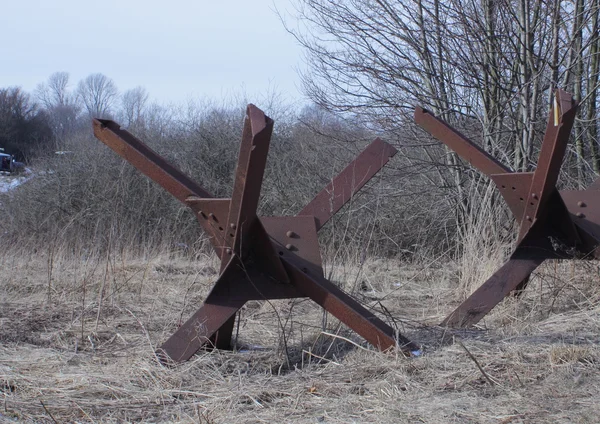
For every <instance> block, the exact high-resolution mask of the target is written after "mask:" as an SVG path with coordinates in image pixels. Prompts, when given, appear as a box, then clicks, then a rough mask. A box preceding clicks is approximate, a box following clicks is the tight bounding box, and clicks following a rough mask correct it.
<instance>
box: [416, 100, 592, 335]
mask: <svg viewBox="0 0 600 424" xmlns="http://www.w3.org/2000/svg"><path fill="white" fill-rule="evenodd" d="M577 107H578V105H577V102H576V101H574V100H573V98H572V96H571V95H570V94H569V93H567V92H565V91H563V90H556V92H555V102H554V106H553V108H552V110H550V113H549V117H548V124H547V126H546V133H545V136H544V140H543V142H542V148H541V151H540V155H539V159H538V165H537V168H536V169H535V171H534V172H523V173H517V172H511V171H510V170H509V169H508V168H507V167H506V166H504V165H503V164H501V163H500V162H499V161H497V160H496V159H494V158H493V157H491V156H490V155H489V154H488V153H487V152H485V151H484V150H483V149H481V148H480V147H479V146H477V145H476V144H475V143H473V142H472V141H470V140H468V139H466V138H465V137H464V136H463V135H462V134H460V133H459V132H458V131H456V130H454V129H453V128H451V127H450V126H449V125H448V124H446V123H445V122H443V121H442V120H440V119H438V118H436V117H434V116H433V115H431V114H430V113H429V112H427V111H425V110H423V109H421V108H417V109H416V110H415V121H416V123H417V124H419V125H420V126H421V127H422V128H424V129H425V130H427V131H429V132H430V133H431V134H432V135H433V136H434V137H436V138H437V139H438V140H440V141H441V142H443V143H444V144H446V145H447V146H448V147H450V148H451V149H452V150H454V151H455V152H457V153H458V154H459V156H461V157H462V158H463V159H464V160H466V161H468V162H469V163H470V164H471V165H473V166H474V167H475V168H477V169H478V170H480V171H481V172H483V173H484V174H486V175H488V176H489V177H490V178H491V179H492V180H493V181H494V182H495V184H496V186H497V187H498V190H499V191H500V193H501V195H502V196H503V198H504V200H505V201H506V203H507V205H508V206H509V208H510V210H511V212H512V213H513V215H514V217H515V219H516V220H517V222H519V223H520V230H519V237H518V240H517V244H516V246H515V250H514V252H513V254H512V255H511V257H510V258H509V259H508V261H507V262H506V263H505V264H504V265H503V266H502V267H501V268H500V269H499V270H498V271H496V272H495V273H494V274H493V275H492V276H491V277H490V278H489V279H488V280H487V281H486V282H485V283H484V284H483V285H482V286H481V287H479V288H478V289H477V290H475V292H473V293H472V294H471V295H470V296H469V298H468V299H467V300H465V301H464V302H463V303H462V304H461V305H460V306H459V307H458V308H456V310H454V311H453V312H452V313H451V314H450V315H449V316H448V317H447V318H446V319H445V320H444V321H443V322H442V325H445V326H451V327H464V326H468V325H472V324H475V323H477V322H478V321H479V320H481V319H482V318H483V317H484V316H485V315H486V314H487V313H488V312H490V311H491V310H492V309H493V308H494V306H496V305H497V304H498V303H499V302H500V301H502V299H504V297H506V296H507V295H509V294H510V293H511V292H514V291H517V290H521V289H523V288H524V286H525V285H526V283H527V281H528V280H529V276H530V275H531V273H532V272H533V271H534V270H535V269H536V268H537V267H538V266H539V265H540V264H541V263H542V262H543V261H544V260H546V259H577V258H599V257H600V197H599V196H597V190H598V189H599V188H600V182H599V181H600V180H597V181H595V182H594V183H593V184H592V185H591V186H590V187H589V188H588V189H586V190H569V191H559V190H557V189H556V183H557V181H558V176H559V173H560V167H561V165H562V162H563V158H564V155H565V151H566V148H567V143H568V141H569V135H570V133H571V129H572V127H573V123H574V121H575V114H576V112H577Z"/></svg>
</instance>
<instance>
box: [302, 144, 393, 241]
mask: <svg viewBox="0 0 600 424" xmlns="http://www.w3.org/2000/svg"><path fill="white" fill-rule="evenodd" d="M397 152H398V150H396V149H395V148H394V147H393V146H391V145H389V144H388V143H385V142H383V141H382V140H381V139H379V138H377V139H375V140H374V141H373V142H372V143H371V144H370V145H369V146H368V147H367V148H366V149H365V150H363V151H362V153H361V154H360V155H358V156H357V158H356V159H355V160H354V161H352V162H351V163H350V164H349V165H348V166H347V167H346V168H344V170H343V171H342V172H340V173H339V174H338V176H337V177H335V178H334V179H333V181H331V183H329V184H328V185H327V187H325V188H324V189H323V190H321V191H320V192H319V194H317V195H316V196H315V197H314V199H313V200H311V201H310V203H309V204H308V205H306V206H305V207H304V208H303V209H302V210H301V211H300V212H298V215H312V216H314V217H315V219H316V221H317V230H319V229H321V227H322V226H323V225H325V223H326V222H327V221H329V219H330V218H331V217H332V216H333V215H335V214H336V213H337V212H338V211H339V210H340V209H341V208H342V207H343V206H344V205H345V204H346V203H347V202H348V201H349V200H350V199H351V198H352V196H354V194H355V193H356V192H358V191H359V190H360V189H361V188H362V187H363V186H364V185H365V184H366V183H367V181H369V180H370V179H371V178H373V176H374V175H375V174H377V173H378V172H379V171H380V170H381V168H383V167H384V166H385V164H387V163H388V162H389V160H390V159H391V158H392V157H393V156H394V155H395V154H396V153H397Z"/></svg>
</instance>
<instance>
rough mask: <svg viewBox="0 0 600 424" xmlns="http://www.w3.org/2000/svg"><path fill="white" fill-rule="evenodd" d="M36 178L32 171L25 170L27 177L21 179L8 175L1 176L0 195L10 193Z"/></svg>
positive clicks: (23, 176)
mask: <svg viewBox="0 0 600 424" xmlns="http://www.w3.org/2000/svg"><path fill="white" fill-rule="evenodd" d="M33 177H34V174H33V172H31V169H29V168H26V169H25V175H22V176H19V177H12V176H8V175H0V193H8V192H9V191H11V190H14V189H15V188H17V187H19V186H20V185H21V184H23V183H26V182H27V181H29V180H30V179H32V178H33Z"/></svg>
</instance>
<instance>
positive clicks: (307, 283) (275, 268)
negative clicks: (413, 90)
mask: <svg viewBox="0 0 600 424" xmlns="http://www.w3.org/2000/svg"><path fill="white" fill-rule="evenodd" d="M272 130H273V120H271V119H270V118H269V117H268V116H266V115H265V114H264V113H263V112H262V111H261V110H260V109H259V108H257V107H256V106H254V105H249V106H248V109H247V116H246V120H245V123H244V130H243V133H242V142H241V145H240V153H239V157H238V164H237V167H236V171H235V178H234V187H233V193H232V196H231V199H214V198H213V197H212V195H211V194H209V193H208V192H206V190H204V189H203V188H202V187H201V186H200V185H198V184H197V183H195V182H194V181H192V180H191V179H190V178H189V177H187V176H185V175H184V174H183V173H182V172H181V171H179V170H178V169H177V168H175V167H174V166H173V165H171V164H169V163H168V162H167V161H165V160H164V159H163V158H161V157H160V156H159V155H158V154H156V153H155V152H154V151H152V150H151V149H150V148H148V147H147V146H146V145H145V144H144V143H143V142H141V141H140V140H138V139H137V138H135V137H134V136H133V135H131V134H130V133H129V132H127V131H125V130H122V129H120V127H119V125H118V124H116V123H114V122H112V121H107V120H94V134H95V135H96V137H97V138H98V139H99V140H100V141H102V142H104V143H105V144H107V145H108V146H109V147H111V148H112V149H113V150H115V151H116V152H117V153H118V154H119V155H120V156H122V157H123V158H125V159H126V160H128V161H129V162H130V163H131V164H132V165H133V166H135V167H136V168H137V169H139V170H140V171H141V172H143V173H144V174H145V175H147V176H148V177H150V178H151V179H152V180H154V181H155V182H157V183H158V184H160V185H161V186H162V187H164V188H165V189H166V190H167V191H168V192H169V193H171V194H172V195H173V196H175V197H176V198H177V199H178V200H180V201H181V202H183V203H184V204H186V205H187V206H188V207H190V208H191V209H192V210H193V211H194V213H195V214H196V216H197V219H198V223H199V224H200V225H201V226H202V228H203V229H204V231H205V232H206V233H207V234H208V236H209V239H210V241H211V243H212V246H213V248H214V250H215V252H216V254H217V255H218V256H219V258H220V259H221V272H220V275H219V278H218V279H217V281H216V282H215V285H214V287H213V289H212V291H211V292H210V294H209V295H208V297H207V298H206V300H205V301H204V304H203V305H202V306H201V307H200V309H198V311H197V312H196V313H195V314H194V315H193V316H192V317H191V318H190V319H189V320H187V321H186V322H185V323H183V324H182V325H181V326H180V327H179V328H178V329H177V330H176V331H175V333H174V334H173V335H172V336H171V337H170V338H169V339H168V340H167V341H166V342H165V343H164V344H163V345H162V346H161V352H160V353H161V355H162V357H164V358H166V357H168V358H170V359H171V360H173V361H176V362H181V361H185V360H188V359H189V358H190V357H191V356H193V355H194V354H195V353H196V352H197V351H198V349H200V348H201V347H202V346H204V345H207V344H208V345H212V346H215V347H217V348H227V347H229V345H230V343H231V334H232V330H233V327H234V322H235V316H236V313H237V311H239V309H240V308H241V307H242V306H243V305H244V304H245V303H246V302H247V301H249V300H267V299H286V298H297V297H308V298H310V299H312V300H313V301H315V302H316V303H318V304H319V305H321V306H322V307H323V308H324V309H326V310H327V311H328V312H330V313H331V314H332V315H334V316H335V317H336V318H338V319H339V320H340V321H342V322H343V323H344V324H346V325H347V326H348V327H350V328H351V329H353V330H354V331H356V332H357V333H358V334H360V335H361V336H362V337H364V338H365V339H366V340H367V341H368V342H370V343H371V344H373V346H375V347H377V348H379V349H381V350H387V349H389V348H392V347H398V348H399V349H401V351H403V352H405V353H407V354H410V353H411V352H415V351H417V350H418V349H419V347H418V346H417V345H415V344H414V343H412V342H411V341H410V340H408V339H406V338H405V337H404V336H401V335H400V334H399V333H398V332H397V331H396V330H395V329H394V328H392V327H390V326H389V325H388V324H386V323H385V322H383V321H382V320H381V319H380V318H378V317H377V316H375V315H374V314H373V313H372V312H370V311H368V310H367V309H365V308H364V307H363V306H361V305H360V304H359V303H358V302H357V301H355V300H354V299H353V298H352V297H350V296H349V295H348V294H346V293H344V292H343V291H342V290H340V289H339V288H338V287H337V286H335V285H334V284H333V283H331V282H330V281H328V280H327V279H326V278H325V277H324V273H323V268H322V263H321V255H320V252H319V244H318V238H317V231H318V230H319V229H320V228H321V227H322V226H323V225H324V224H325V223H326V222H327V220H329V219H330V218H331V217H332V216H333V215H334V214H335V213H336V212H337V211H339V210H340V209H341V208H342V207H343V206H344V204H346V203H347V202H348V201H349V200H351V199H352V197H353V196H354V195H355V194H356V192H357V191H358V190H360V188H361V187H363V186H364V184H366V183H367V182H368V181H369V180H370V179H371V178H372V177H373V176H374V175H375V174H376V173H377V172H378V171H379V170H380V169H381V168H382V167H383V166H384V165H385V164H386V163H387V162H388V161H389V159H390V158H391V157H392V156H394V154H396V149H394V148H393V147H392V146H390V145H389V144H387V143H385V142H383V141H381V140H379V139H377V140H375V141H374V142H373V143H371V144H370V145H369V146H368V147H367V148H366V149H365V150H364V151H363V152H362V153H361V154H360V155H359V156H358V157H357V158H356V159H355V160H354V161H353V162H352V163H351V164H350V165H348V166H347V167H346V168H345V169H344V170H343V171H342V172H341V173H340V174H339V175H338V176H337V177H336V178H334V179H333V181H332V182H331V183H330V184H329V185H328V186H327V187H325V188H324V189H323V190H322V191H321V192H320V193H319V194H317V196H316V197H315V199H314V200H313V201H311V202H310V203H309V204H308V205H307V206H306V207H305V208H303V209H302V210H301V211H300V213H299V214H298V216H295V217H258V216H257V207H258V202H259V197H260V189H261V185H262V180H263V175H264V170H265V166H266V161H267V153H268V150H269V142H270V138H271V132H272Z"/></svg>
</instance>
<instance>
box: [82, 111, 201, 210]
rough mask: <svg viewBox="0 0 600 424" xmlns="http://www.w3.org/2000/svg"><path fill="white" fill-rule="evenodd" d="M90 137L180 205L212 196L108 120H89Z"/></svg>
mask: <svg viewBox="0 0 600 424" xmlns="http://www.w3.org/2000/svg"><path fill="white" fill-rule="evenodd" d="M93 127H94V135H95V136H96V138H97V139H98V140H100V141H101V142H103V143H104V144H106V145H107V146H108V147H110V148H111V149H112V150H114V151H115V152H116V153H117V154H118V155H119V156H121V157H122V158H123V159H125V160H126V161H127V162H129V163H130V164H132V165H133V166H134V167H135V168H137V169H138V170H139V171H140V172H142V173H143V174H144V175H146V176H148V177H149V178H150V179H151V180H153V181H155V182H157V183H158V184H160V185H161V186H162V187H163V188H164V189H165V190H167V191H168V192H169V193H171V194H172V195H173V197H175V198H176V199H177V200H179V201H180V202H183V203H185V202H186V199H187V198H188V197H190V196H195V197H207V198H208V197H212V196H211V195H210V194H209V193H208V192H207V191H206V190H204V188H202V187H201V186H200V185H198V184H197V183H196V182H194V181H193V180H192V179H191V178H189V177H188V176H186V175H185V174H184V173H183V172H181V171H180V170H179V169H177V168H176V167H175V166H173V165H171V164H170V163H169V162H168V161H166V160H165V159H163V158H162V157H161V156H159V155H158V154H157V153H156V152H155V151H154V150H152V149H151V148H149V147H148V146H146V145H145V144H144V143H142V142H141V141H140V140H138V139H137V138H136V137H134V136H133V135H132V134H131V133H129V132H128V131H125V130H122V129H121V126H120V125H119V124H117V123H116V122H114V121H110V120H108V119H94V120H93Z"/></svg>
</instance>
